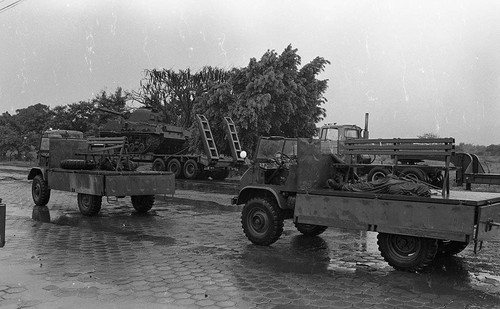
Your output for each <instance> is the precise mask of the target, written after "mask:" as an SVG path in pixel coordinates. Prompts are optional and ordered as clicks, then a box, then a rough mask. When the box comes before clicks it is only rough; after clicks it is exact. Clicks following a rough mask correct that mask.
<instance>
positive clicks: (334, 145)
mask: <svg viewBox="0 0 500 309" xmlns="http://www.w3.org/2000/svg"><path fill="white" fill-rule="evenodd" d="M320 140H321V153H325V154H338V153H339V130H338V129H337V128H322V129H321V135H320Z"/></svg>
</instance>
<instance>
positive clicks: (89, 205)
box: [77, 193, 102, 217]
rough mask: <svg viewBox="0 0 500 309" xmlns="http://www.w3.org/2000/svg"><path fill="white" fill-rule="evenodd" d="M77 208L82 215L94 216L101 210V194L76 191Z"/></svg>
mask: <svg viewBox="0 0 500 309" xmlns="http://www.w3.org/2000/svg"><path fill="white" fill-rule="evenodd" d="M77 198H78V209H80V213H81V214H82V215H84V216H89V217H90V216H95V215H97V214H98V213H99V211H101V205H102V196H100V195H92V194H84V193H78V197H77Z"/></svg>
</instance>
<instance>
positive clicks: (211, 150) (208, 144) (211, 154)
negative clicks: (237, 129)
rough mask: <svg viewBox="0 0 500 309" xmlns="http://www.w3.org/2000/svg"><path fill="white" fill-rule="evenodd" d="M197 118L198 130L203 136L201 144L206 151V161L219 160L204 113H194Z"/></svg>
mask: <svg viewBox="0 0 500 309" xmlns="http://www.w3.org/2000/svg"><path fill="white" fill-rule="evenodd" d="M196 118H197V119H198V124H199V126H200V131H201V134H202V138H203V146H204V147H205V152H206V153H207V157H208V162H209V163H212V162H213V161H217V160H219V152H218V151H217V146H215V142H214V138H213V135H212V130H211V129H210V124H209V123H208V120H207V118H206V117H205V116H204V115H200V114H196Z"/></svg>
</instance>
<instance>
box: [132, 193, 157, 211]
mask: <svg viewBox="0 0 500 309" xmlns="http://www.w3.org/2000/svg"><path fill="white" fill-rule="evenodd" d="M130 199H131V200H132V206H134V209H135V210H136V211H137V212H138V213H146V212H148V211H149V210H150V209H151V208H152V207H153V204H154V203H155V196H154V195H133V196H131V197H130Z"/></svg>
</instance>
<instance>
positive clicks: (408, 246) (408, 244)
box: [394, 237, 418, 255]
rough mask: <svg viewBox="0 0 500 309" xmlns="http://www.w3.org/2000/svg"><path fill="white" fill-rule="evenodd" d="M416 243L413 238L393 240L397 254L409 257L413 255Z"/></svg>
mask: <svg viewBox="0 0 500 309" xmlns="http://www.w3.org/2000/svg"><path fill="white" fill-rule="evenodd" d="M417 246H418V245H417V243H416V241H415V239H414V238H413V237H397V238H396V239H394V248H395V249H396V251H397V252H398V253H399V254H402V255H410V254H412V253H415V251H416V249H417Z"/></svg>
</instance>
